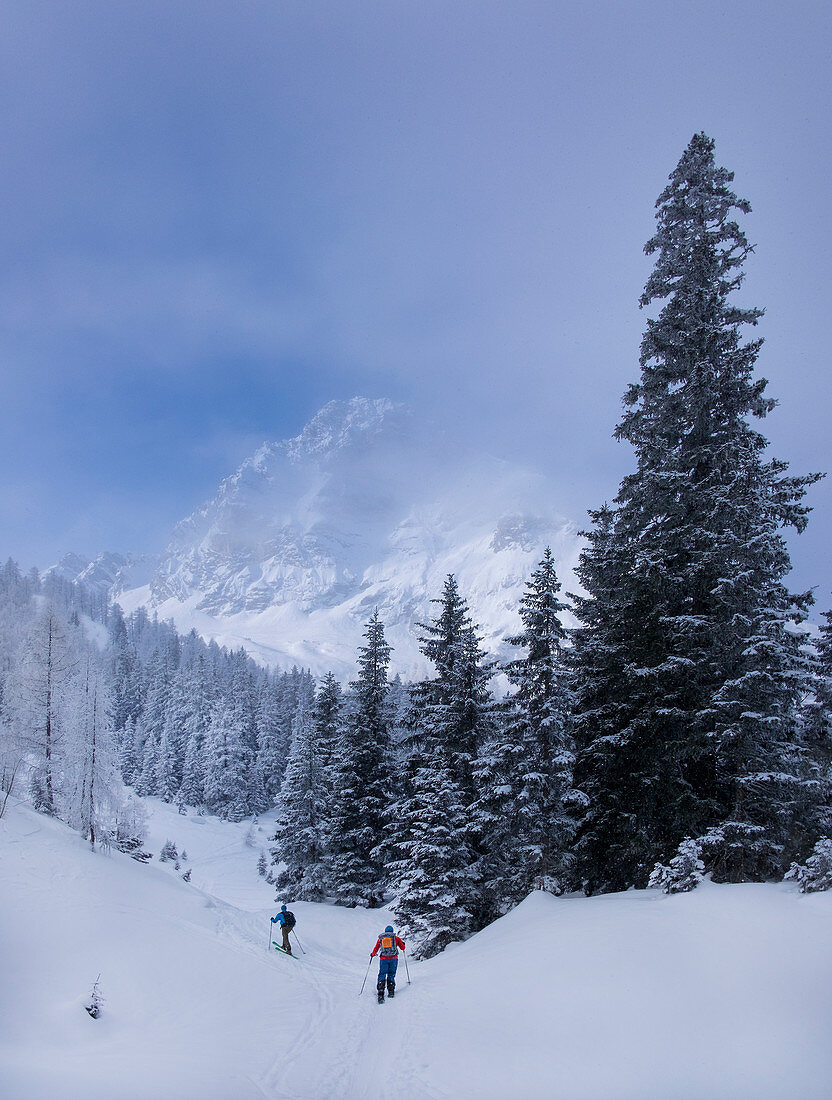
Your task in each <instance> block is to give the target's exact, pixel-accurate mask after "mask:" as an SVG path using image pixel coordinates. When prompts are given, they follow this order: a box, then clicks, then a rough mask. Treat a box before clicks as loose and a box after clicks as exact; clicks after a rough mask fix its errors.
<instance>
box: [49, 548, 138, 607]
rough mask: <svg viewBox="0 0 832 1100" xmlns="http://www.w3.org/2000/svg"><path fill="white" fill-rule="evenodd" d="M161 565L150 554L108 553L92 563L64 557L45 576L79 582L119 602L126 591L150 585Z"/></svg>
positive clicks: (67, 556)
mask: <svg viewBox="0 0 832 1100" xmlns="http://www.w3.org/2000/svg"><path fill="white" fill-rule="evenodd" d="M158 565H159V559H158V557H154V556H153V555H150V554H126V555H125V554H115V553H112V552H110V551H108V552H105V553H103V554H99V555H98V557H97V558H95V559H94V560H92V561H90V560H89V558H84V557H81V555H80V554H65V555H64V556H63V557H62V558H61V560H60V561H59V562H58V563H57V565H53V566H52V567H51V568H50V569H47V570H46V571H45V574H44V575H45V576H49V575H50V574H52V575H54V576H58V577H62V578H63V579H64V580H69V581H76V582H78V583H80V584H83V585H84V586H85V587H86V588H88V589H89V590H90V591H91V592H94V593H95V594H96V595H104V594H109V595H110V597H111V598H112V599H118V597H119V596H120V595H121V593H122V592H124V591H125V590H128V589H130V590H132V589H134V588H137V587H139V586H141V585H145V584H149V583H150V580H151V578H152V577H153V574H154V573H155V571H156V569H157V568H158Z"/></svg>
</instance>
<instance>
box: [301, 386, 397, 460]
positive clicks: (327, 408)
mask: <svg viewBox="0 0 832 1100" xmlns="http://www.w3.org/2000/svg"><path fill="white" fill-rule="evenodd" d="M403 411H404V406H403V405H397V404H396V403H395V402H393V401H390V400H389V399H388V398H386V397H380V398H375V399H371V398H368V397H352V398H350V400H349V401H330V402H328V403H327V404H326V405H324V407H323V408H322V409H321V410H320V411H319V412H317V413H316V414H315V415H314V416H313V417H312V419H311V420H310V421H309V422H308V424H306V426H305V427H304V428H303V430H302V431H301V433H300V434H299V435H297V436H295V438H294V439H290V440H287V442H286V444H285V446H286V452H287V454H288V455H289V457H290V458H292V459H293V460H294V461H303V460H304V459H307V458H313V457H320V456H323V455H329V454H332V453H334V452H336V451H341V450H343V449H344V448H346V447H349V446H350V445H352V444H354V443H356V442H358V441H361V440H363V439H366V438H369V437H372V436H373V435H376V434H377V433H378V432H379V431H380V430H381V429H382V427H383V426H384V425H385V423H386V422H388V421H389V420H390V417H391V415H392V414H394V413H396V412H399V413H401V412H403Z"/></svg>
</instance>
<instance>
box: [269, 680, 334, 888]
mask: <svg viewBox="0 0 832 1100" xmlns="http://www.w3.org/2000/svg"><path fill="white" fill-rule="evenodd" d="M317 733H318V727H317V724H316V722H315V715H314V710H313V703H312V699H311V698H310V697H308V696H307V695H306V694H305V693H302V694H301V697H300V699H299V701H298V707H297V711H296V713H295V721H294V724H293V732H292V746H291V749H290V752H289V760H288V763H287V765H286V774H285V775H284V777H283V786H282V787H281V788H280V795H279V796H278V800H277V828H276V830H275V835H274V837H273V838H272V839H273V840H274V842H275V843H274V847H273V848H272V857H273V862H274V863H275V864H276V865H278V867H279V870H278V873H277V874H276V876H275V880H274V882H275V886H276V888H277V890H278V894H280V895H283V896H285V897H291V898H294V899H296V900H297V901H321V900H322V899H323V898H324V897H325V895H326V866H325V846H324V831H323V824H324V813H325V809H326V792H325V786H324V762H323V759H322V756H321V752H320V747H319V744H318V738H317Z"/></svg>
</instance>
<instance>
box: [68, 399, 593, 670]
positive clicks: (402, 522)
mask: <svg viewBox="0 0 832 1100" xmlns="http://www.w3.org/2000/svg"><path fill="white" fill-rule="evenodd" d="M432 438H433V437H432V433H430V432H427V433H425V430H424V425H422V424H420V423H418V422H416V421H415V419H414V418H413V416H412V414H410V413H409V412H408V411H407V410H406V409H404V408H403V407H401V406H396V405H394V404H393V403H391V402H389V401H386V400H378V401H368V400H366V399H363V398H353V399H352V400H351V401H347V402H331V403H330V404H329V405H327V406H325V407H324V409H322V410H321V411H320V412H319V413H318V414H317V415H316V416H315V417H314V418H313V419H312V421H310V423H309V424H308V425H307V426H306V428H304V430H303V431H302V432H301V434H300V435H299V436H297V437H295V438H294V439H290V440H283V441H281V442H276V443H271V444H264V445H263V446H262V447H260V448H259V449H258V450H257V451H256V452H255V454H254V455H253V456H252V457H251V458H249V459H247V460H246V461H245V462H244V463H243V464H242V465H241V466H240V468H239V469H238V470H237V472H236V473H234V474H232V475H231V476H230V477H228V478H226V479H225V480H224V481H223V482H222V483H221V484H220V486H219V488H218V490H217V493H216V494H215V496H214V498H213V499H212V500H210V501H208V502H207V503H205V504H204V505H202V506H201V507H200V508H198V509H197V510H196V511H194V512H193V513H192V514H191V515H190V516H188V517H187V518H186V519H184V520H182V522H181V523H179V524H177V526H176V528H175V529H174V531H173V532H172V534H171V537H170V541H169V544H168V547H167V549H166V551H165V553H164V554H163V555H162V558H161V560H160V562H159V564H158V568H157V570H156V572H155V574H154V576H153V579H152V581H151V580H150V578H149V575H147V576H145V575H142V574H141V572H140V571H138V570H135V569H134V570H133V573H134V575H135V577H136V580H135V583H134V585H132V586H131V585H130V584H129V583H127V582H126V581H125V582H124V583H120V584H119V585H118V591H117V592H116V591H114V592H113V595H114V596H115V597H116V598H117V599H118V602H119V603H120V604H121V606H122V609H123V610H124V612H125V613H129V612H131V611H133V610H135V609H137V608H138V607H142V606H143V607H147V608H148V609H149V611H150V612H151V613H155V614H157V615H158V616H159V618H161V619H171V620H173V622H174V623H175V624H176V627H177V629H178V630H179V631H180V633H183V634H187V633H188V632H189V631H190V630H191V629H192V628H193V629H195V630H197V631H198V632H199V633H200V634H201V635H202V637H204V638H205V639H213V640H215V641H216V642H217V643H218V644H219V645H225V646H228V647H229V648H239V647H240V646H244V647H245V648H246V650H247V651H248V652H249V653H250V654H251V655H252V656H253V657H254V658H255V659H256V660H258V661H260V662H261V663H263V664H266V665H270V666H272V667H280V668H284V669H288V668H291V667H292V665H298V666H299V667H303V668H309V669H311V670H312V671H313V672H314V673H315V674H316V675H322V674H324V673H326V672H328V671H332V672H334V673H335V674H336V675H337V676H338V678H339V679H341V680H345V679H349V678H351V677H352V676H353V675H354V674H355V653H356V650H357V648H358V646H359V645H361V644H362V636H363V631H364V627H365V624H366V623H367V621H368V619H369V618H370V617H371V616H372V614H373V611H374V610H375V609H376V608H378V611H379V614H380V616H381V618H382V621H383V622H384V625H385V631H386V635H387V639H388V641H389V642H390V643H391V645H392V646H393V655H392V668H393V671H394V673H396V672H398V673H400V674H401V675H402V676H403V677H404V678H406V679H418V678H420V677H422V676H425V675H428V674H430V671H431V670H430V666H429V665H428V663H427V662H426V661H425V659H424V657H423V655H422V654H421V652H420V649H419V644H418V635H419V628H418V626H417V625H416V624H418V623H420V622H425V621H427V620H428V619H430V617H431V615H432V610H433V607H432V604H431V602H430V601H431V599H435V598H438V597H439V596H440V594H441V592H442V587H443V584H444V582H445V579H446V577H447V575H448V574H449V573H454V574H455V575H456V577H457V580H458V582H459V585H460V591H461V592H462V595H463V596H464V597H465V598H466V600H467V601H468V604H469V606H470V608H471V612H472V615H473V617H474V619H475V621H476V622H477V623H478V624H479V626H480V628H481V633H482V636H483V640H484V644H485V648H486V649H487V650H488V652H490V653H494V654H497V653H499V652H500V650H501V646H502V643H503V640H504V639H505V638H506V637H507V636H511V635H512V634H514V633H516V632H517V630H518V629H519V628H520V620H519V617H518V605H519V602H520V598H521V596H522V594H523V591H524V588H525V585H526V582H527V580H528V577H529V575H530V573H531V572H532V570H533V569H534V568H535V566H536V565H537V564H538V562H539V561H540V558H541V556H542V554H543V550H544V548H545V547H546V546H547V545H548V546H550V547H551V548H552V550H553V552H554V554H555V558H556V560H557V563H558V573H559V575H560V578H561V581H562V582H563V583H564V586H565V588H567V589H569V590H574V589H575V587H576V582H575V581H574V579H573V576H572V573H573V570H574V567H575V564H576V562H577V557H578V554H579V551H580V548H581V546H582V538H581V537H580V536H579V535H578V533H577V531H576V528H575V525H574V524H573V523H571V522H570V521H569V520H568V519H567V518H565V517H564V516H562V515H561V514H560V513H559V511H558V510H557V508H555V507H554V506H553V505H552V504H551V502H552V501H554V500H555V499H556V495H557V494H556V492H555V490H554V488H553V486H552V485H551V483H550V481H549V480H548V479H547V478H545V477H544V476H543V475H542V474H541V473H539V472H536V471H531V470H529V469H526V468H525V467H523V466H521V465H517V464H514V463H509V462H506V461H500V460H498V459H495V458H494V457H493V456H489V455H487V454H484V453H482V454H480V453H468V452H467V451H466V452H465V453H463V454H460V455H456V454H454V455H453V458H452V454H451V452H450V451H449V448H451V447H452V446H454V445H452V444H451V442H450V441H448V443H447V446H443V447H439V448H437V447H435V446H434V445H432V443H431V439H432ZM542 502H543V503H542ZM63 568H64V572H65V573H70V572H71V562H69V563H68V564H66V565H65V566H64V567H63ZM90 568H91V569H92V566H91V567H90ZM99 572H101V570H99ZM79 579H80V578H79Z"/></svg>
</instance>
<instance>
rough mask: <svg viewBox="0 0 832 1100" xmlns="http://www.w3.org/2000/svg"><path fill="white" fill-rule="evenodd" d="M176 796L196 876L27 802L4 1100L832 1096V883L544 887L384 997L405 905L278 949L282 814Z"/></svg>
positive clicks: (170, 820) (16, 893)
mask: <svg viewBox="0 0 832 1100" xmlns="http://www.w3.org/2000/svg"><path fill="white" fill-rule="evenodd" d="M151 806H152V808H153V815H152V818H151V839H150V842H149V844H150V847H151V848H152V850H153V851H154V852H156V853H158V852H159V850H160V848H161V846H162V844H163V842H164V841H165V840H167V839H170V840H172V841H174V843H176V844H177V848H178V850H179V852H180V853H181V852H182V850H183V849H185V850H186V851H187V853H188V857H189V858H188V860H187V861H185V862H183V863H182V864H181V866H180V871H179V872H176V871H175V870H174V868H173V867H172V865H171V864H167V863H166V864H160V863H159V862H158V861H157V860H154V861H153V863H152V864H149V865H146V866H142V865H139V864H137V863H135V862H134V861H132V860H130V859H129V858H128V857H126V856H122V855H119V854H112V855H107V854H101V853H97V852H96V853H92V852H90V851H89V848H88V846H87V845H86V844H85V843H84V842H83V841H82V840H81V839H80V838H79V837H78V836H77V835H75V834H74V833H72V832H71V831H70V830H69V829H67V828H66V827H65V826H63V825H61V824H60V823H58V822H56V821H53V820H50V819H48V818H44V817H41V816H38V815H36V814H34V813H33V812H32V811H31V810H29V809H28V808H27V807H25V806H23V805H15V806H11V804H10V809H9V810H8V811H7V814H6V817H5V818H4V819H2V820H0V944H2V947H0V950H1V951H2V961H1V962H0V975H1V976H2V981H1V982H0V1017H2V1021H3V1026H2V1030H0V1095H2V1096H4V1097H15V1098H16V1097H26V1098H27V1100H41V1098H43V1100H46V1098H50V1100H51V1098H52V1097H55V1096H85V1097H88V1098H90V1100H96V1098H101V1100H104V1098H107V1100H112V1098H113V1097H118V1098H120V1100H133V1098H135V1100H138V1098H140V1097H141V1098H146V1097H149V1096H164V1097H166V1098H170V1100H185V1098H188V1100H191V1098H194V1100H195V1098H197V1097H199V1098H200V1100H238V1098H239V1100H244V1098H246V1097H261V1098H262V1097H274V1098H278V1097H280V1098H286V1097H292V1098H295V1100H313V1098H314V1100H331V1098H332V1097H339V1098H345V1100H352V1098H367V1100H369V1098H382V1097H390V1098H393V1097H395V1098H397V1100H417V1098H422V1097H436V1098H439V1097H454V1098H460V1100H465V1098H471V1100H474V1098H476V1100H492V1098H493V1100H497V1098H499V1100H505V1098H506V1097H524V1098H529V1100H537V1098H540V1100H542V1098H547V1100H552V1098H557V1097H562V1098H564V1100H567V1098H568V1100H582V1098H587V1100H588V1098H598V1100H600V1098H604V1100H609V1098H610V1097H616V1098H623V1097H633V1098H635V1097H638V1098H640V1100H644V1098H651V1097H655V1098H657V1100H658V1098H661V1100H667V1098H668V1097H673V1098H691V1100H693V1098H701V1097H703V1096H707V1097H709V1098H711V1100H720V1098H725V1100H728V1098H732V1100H733V1098H736V1097H755V1098H756V1100H761V1098H771V1100H774V1098H785V1097H801V1098H803V1100H810V1098H818V1100H820V1098H821V1097H827V1096H828V1095H829V1091H830V1084H829V1082H830V1080H832V1048H830V1044H829V1039H828V1036H829V1031H830V1024H832V1009H830V1002H829V996H828V990H829V988H830V983H831V982H832V951H831V950H830V948H832V895H829V894H823V895H812V896H805V895H801V894H799V893H798V892H797V890H796V888H795V887H794V886H792V885H791V884H783V885H776V886H772V885H769V886H756V885H746V886H719V887H718V886H713V885H710V884H707V883H706V884H704V885H703V886H702V887H700V888H699V889H697V890H696V891H694V892H693V893H692V894H684V895H676V896H665V895H662V894H659V893H657V892H654V891H629V892H627V893H625V894H612V895H607V896H605V897H596V898H588V899H587V898H583V897H569V898H560V899H558V898H554V897H552V896H550V895H545V894H539V893H538V894H533V895H531V896H530V897H529V898H527V899H526V901H524V902H523V903H522V904H521V905H520V906H518V908H517V909H515V910H514V911H513V912H511V913H509V914H508V916H506V917H504V918H503V919H501V920H498V921H496V922H495V923H494V924H492V925H491V926H490V927H489V928H487V929H485V931H483V932H481V933H480V934H478V935H476V936H474V937H473V938H472V939H471V940H469V941H468V942H467V943H464V944H460V945H456V946H453V947H451V948H449V949H448V950H446V951H445V952H444V953H443V954H441V955H439V956H437V957H436V958H434V959H431V960H429V961H428V962H424V963H418V964H414V963H413V962H411V963H410V977H411V979H412V984H411V985H408V984H407V981H406V974H405V972H404V967H403V966H401V967H400V975H399V994H398V995H397V997H396V1000H395V1001H394V1002H388V1003H387V1004H385V1005H384V1006H379V1005H377V1004H375V1003H374V1002H375V998H374V996H373V991H372V977H373V974H371V975H370V980H369V981H368V983H367V989H366V990H365V993H364V996H363V998H360V997H359V996H358V993H359V989H360V986H361V980H362V977H363V975H364V973H365V970H366V967H367V959H368V954H369V950H370V948H371V947H372V945H373V943H374V942H375V937H376V935H377V933H378V931H379V930H380V929H381V928H383V927H384V925H385V924H386V923H387V922H388V920H390V919H391V918H390V914H389V913H388V912H387V911H385V910H377V911H367V910H361V909H356V910H349V909H339V908H334V907H331V906H325V905H312V904H302V903H293V904H292V908H293V910H294V912H295V913H296V915H297V917H298V926H297V933H298V936H299V938H300V941H301V943H302V944H303V947H304V948H305V949H306V954H305V955H301V956H300V957H299V958H297V959H288V958H286V957H285V956H283V955H280V954H279V953H276V952H274V953H271V954H270V953H268V950H267V943H268V939H269V933H270V928H271V926H270V924H269V917H270V916H271V915H273V913H274V912H275V908H274V901H273V899H272V892H271V888H270V887H268V885H267V884H266V883H265V882H264V880H263V879H262V878H259V877H258V876H257V874H256V869H255V868H256V862H257V856H258V852H259V847H260V845H263V844H265V843H267V836H268V832H269V823H266V822H264V823H262V824H261V825H260V827H259V831H258V828H257V827H254V828H252V825H251V822H242V823H240V824H238V825H231V824H228V823H225V822H219V821H217V820H215V819H213V818H208V817H199V816H197V815H195V814H194V815H189V816H187V817H186V816H183V815H179V814H177V813H176V811H175V810H173V809H172V808H171V807H169V806H166V805H164V804H162V803H159V802H155V801H152V800H151ZM188 866H189V867H192V878H191V882H190V884H189V883H185V882H184V881H182V878H181V874H183V873H184V871H185V869H186V867H188ZM286 900H287V901H289V902H291V901H292V899H286ZM99 974H100V975H101V979H100V986H101V990H102V992H103V995H104V997H105V1001H104V1004H103V1011H102V1015H101V1017H100V1018H99V1019H98V1020H93V1019H91V1018H90V1016H89V1015H88V1014H87V1013H86V1012H85V1011H84V1005H85V1003H86V1002H87V999H88V997H89V994H90V990H91V987H92V984H93V982H94V981H95V980H96V978H97V976H98V975H99Z"/></svg>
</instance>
